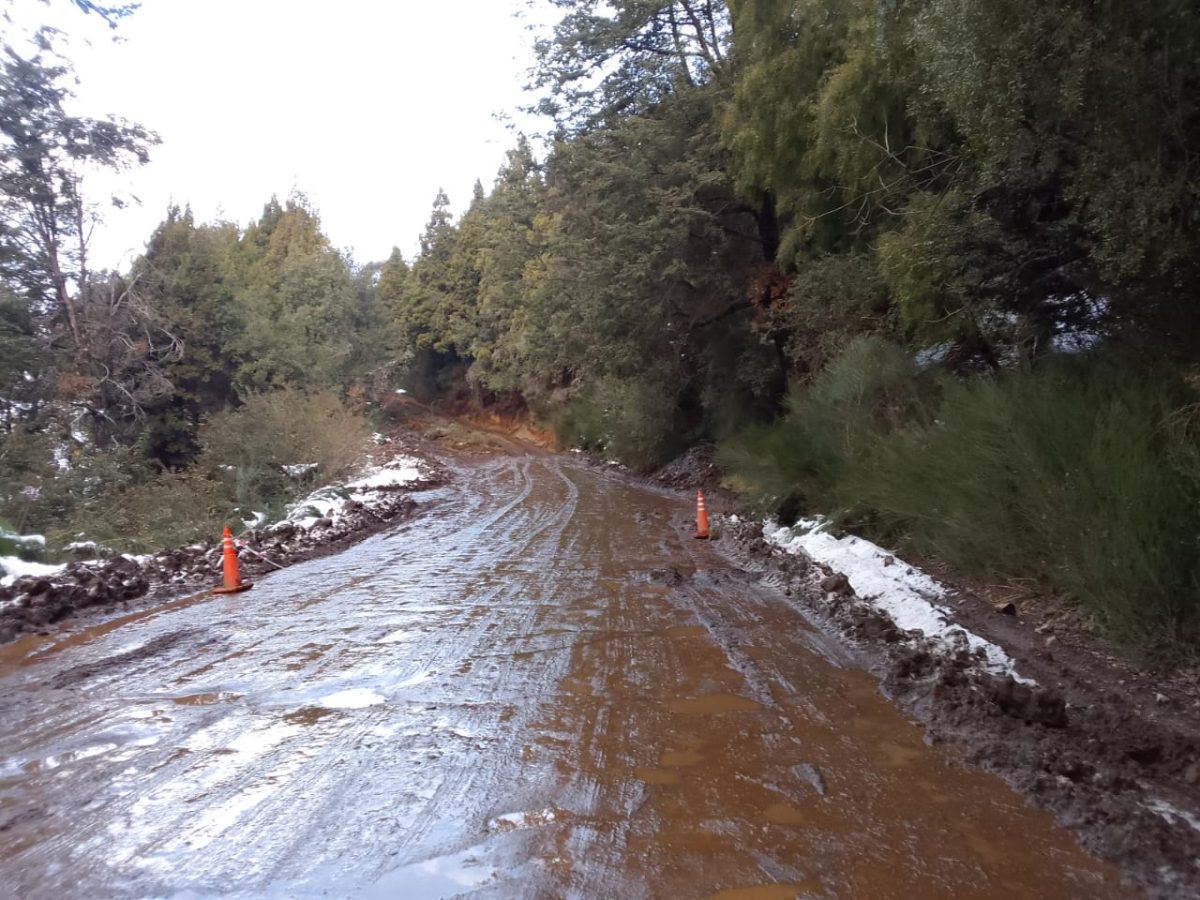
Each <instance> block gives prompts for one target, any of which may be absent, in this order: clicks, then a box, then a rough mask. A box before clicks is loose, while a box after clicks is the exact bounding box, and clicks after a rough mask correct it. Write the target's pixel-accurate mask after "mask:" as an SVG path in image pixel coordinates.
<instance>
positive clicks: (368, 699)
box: [321, 688, 387, 709]
mask: <svg viewBox="0 0 1200 900" xmlns="http://www.w3.org/2000/svg"><path fill="white" fill-rule="evenodd" d="M386 702H387V699H386V698H385V697H384V696H383V695H382V694H377V693H375V692H374V691H372V690H369V689H368V688H350V689H349V690H346V691H338V692H337V693H336V694H330V695H329V696H328V697H323V698H322V699H321V705H322V706H324V707H325V708H326V709H366V708H367V707H368V706H379V705H380V704H381V703H386Z"/></svg>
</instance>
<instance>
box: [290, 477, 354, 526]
mask: <svg viewBox="0 0 1200 900" xmlns="http://www.w3.org/2000/svg"><path fill="white" fill-rule="evenodd" d="M345 503H346V495H345V493H344V492H343V490H342V489H341V488H337V487H323V488H318V489H317V490H315V491H313V492H312V493H311V494H309V495H308V496H307V497H305V498H304V499H303V500H297V501H296V502H295V503H293V504H291V505H290V506H289V507H288V514H287V521H289V522H291V523H292V524H293V525H295V526H296V527H297V528H304V529H308V528H312V527H313V525H314V524H315V523H316V522H317V521H318V520H319V519H324V518H332V517H333V515H334V513H336V512H338V511H339V510H340V509H341V508H342V507H343V506H344V505H345Z"/></svg>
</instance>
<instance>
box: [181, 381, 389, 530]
mask: <svg viewBox="0 0 1200 900" xmlns="http://www.w3.org/2000/svg"><path fill="white" fill-rule="evenodd" d="M200 443H201V447H202V450H201V454H200V459H199V460H198V462H197V467H196V468H197V469H198V470H199V471H201V472H204V473H206V474H208V475H209V476H211V477H216V476H217V473H220V472H231V471H232V473H233V485H234V496H235V497H236V499H237V501H238V502H239V503H240V504H242V505H244V506H248V507H257V508H261V507H262V506H264V505H269V504H271V503H275V502H278V500H279V498H281V497H284V496H286V495H288V494H289V493H291V492H292V490H293V487H294V482H295V481H296V479H294V478H292V477H290V476H288V475H287V474H286V473H285V472H284V470H283V467H284V466H309V465H312V464H314V463H315V464H316V468H314V469H312V471H311V472H310V473H309V474H308V475H307V476H305V477H304V478H302V479H300V480H301V481H302V482H304V483H307V484H312V483H315V482H317V481H331V480H334V479H337V478H339V477H341V476H343V475H345V474H347V473H348V472H349V471H350V470H351V469H352V468H353V467H354V466H355V465H356V464H357V463H358V462H359V461H361V459H362V457H363V454H364V452H365V450H366V445H367V428H366V421H365V419H364V417H363V415H362V413H361V412H359V411H358V410H356V409H353V408H350V407H348V406H347V405H346V404H345V403H343V402H342V400H341V399H340V398H339V397H338V396H337V394H335V393H332V392H330V391H318V392H314V393H308V392H305V391H301V390H297V389H295V388H285V389H282V390H276V391H271V392H268V393H263V394H252V395H250V396H249V397H248V398H247V399H246V402H245V403H244V404H243V405H242V406H240V407H238V408H237V409H235V410H228V411H226V412H222V413H218V414H216V415H214V416H212V417H211V418H209V419H208V421H207V422H205V424H204V426H203V428H202V429H201V432H200ZM230 467H232V469H230Z"/></svg>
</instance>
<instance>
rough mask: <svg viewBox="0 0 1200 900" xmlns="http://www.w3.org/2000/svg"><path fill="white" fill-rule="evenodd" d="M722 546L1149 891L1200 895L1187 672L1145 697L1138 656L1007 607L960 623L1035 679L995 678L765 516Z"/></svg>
mask: <svg viewBox="0 0 1200 900" xmlns="http://www.w3.org/2000/svg"><path fill="white" fill-rule="evenodd" d="M722 543H723V544H725V545H726V547H727V548H728V550H729V551H730V552H731V553H732V554H733V555H735V556H736V557H739V558H741V559H742V560H744V561H745V562H746V564H747V565H748V566H750V567H752V568H754V569H755V570H757V571H759V572H760V573H761V575H762V577H764V578H767V579H770V580H773V581H775V582H777V583H778V584H780V586H782V587H783V589H784V591H785V593H787V595H788V596H789V597H790V598H791V599H792V600H793V601H794V602H795V603H797V604H799V605H800V606H801V607H802V608H804V609H805V610H806V611H808V612H809V614H810V615H811V616H812V618H813V619H814V620H815V621H816V622H817V623H818V624H820V625H822V626H823V627H825V628H827V629H829V630H832V631H835V632H837V633H839V634H840V635H842V636H843V637H845V638H848V639H850V640H852V641H853V642H855V643H856V644H857V645H859V646H860V647H862V648H863V649H864V650H865V651H866V652H867V656H868V658H869V659H872V660H874V665H873V669H874V670H875V672H876V674H877V675H878V676H879V678H880V681H881V685H882V688H883V690H884V692H885V693H886V694H888V696H890V697H891V698H892V699H893V700H894V701H895V702H896V703H897V704H898V705H899V706H900V707H901V708H902V709H903V710H905V711H906V712H907V713H909V714H910V715H912V716H913V717H914V718H915V719H916V720H918V721H919V722H920V723H922V724H923V725H924V726H925V728H926V730H927V734H928V738H929V740H931V741H932V742H934V743H945V744H948V745H950V746H952V747H955V748H958V749H959V750H960V751H961V753H962V757H963V759H964V761H965V762H966V763H968V764H971V765H976V766H979V767H982V768H983V769H985V770H988V771H991V772H995V773H997V774H1000V775H1001V776H1003V777H1004V778H1005V779H1006V780H1008V782H1009V783H1010V784H1011V785H1012V786H1013V787H1014V788H1016V789H1017V790H1018V791H1020V792H1021V793H1022V794H1024V795H1025V796H1026V797H1028V798H1029V799H1030V800H1031V801H1032V802H1033V803H1035V804H1036V805H1038V806H1041V807H1044V808H1046V809H1049V810H1051V811H1052V812H1054V813H1055V814H1056V816H1057V817H1058V819H1059V821H1060V822H1061V823H1062V824H1063V825H1065V826H1066V827H1069V828H1071V829H1073V830H1074V831H1075V832H1076V833H1077V834H1078V836H1079V839H1080V842H1081V843H1082V844H1083V846H1084V847H1085V848H1087V849H1088V850H1089V851H1091V852H1093V853H1095V854H1096V855H1097V856H1100V857H1102V858H1104V859H1107V860H1110V861H1112V862H1114V863H1116V864H1117V865H1118V866H1120V867H1121V869H1122V871H1123V872H1124V873H1125V874H1126V876H1127V877H1128V878H1129V879H1130V880H1131V881H1132V882H1133V883H1135V884H1137V885H1138V886H1139V887H1141V888H1143V889H1144V890H1145V891H1146V893H1147V894H1148V896H1150V897H1154V898H1184V897H1188V898H1190V897H1196V896H1200V727H1197V721H1196V719H1197V716H1196V715H1195V712H1196V710H1195V708H1193V704H1194V702H1195V698H1194V696H1188V695H1187V694H1186V693H1185V692H1182V689H1181V688H1180V686H1179V683H1178V679H1177V680H1176V682H1175V684H1174V690H1173V694H1174V696H1173V698H1172V699H1171V700H1170V701H1168V702H1164V701H1163V699H1162V698H1163V697H1164V695H1162V694H1158V698H1159V699H1158V700H1151V701H1150V703H1149V704H1147V702H1146V691H1145V690H1144V689H1140V690H1139V689H1130V688H1131V687H1132V684H1133V683H1132V682H1131V680H1130V679H1131V676H1130V667H1129V666H1128V664H1123V663H1120V662H1118V661H1117V660H1113V661H1112V664H1111V666H1109V667H1107V668H1105V667H1102V666H1098V665H1097V664H1096V661H1097V658H1098V655H1097V653H1096V652H1095V651H1091V652H1087V653H1069V652H1064V651H1063V650H1062V649H1061V648H1060V649H1059V652H1058V653H1055V652H1053V650H1052V649H1047V648H1046V646H1045V641H1044V639H1042V636H1041V635H1039V634H1038V633H1037V632H1036V631H1035V628H1036V627H1040V626H1034V625H1028V626H1027V627H1023V626H1022V624H1021V623H1020V622H1019V621H1018V620H1017V618H1016V617H1015V616H1014V615H1013V613H1014V612H1015V610H1014V609H1005V608H1003V607H1002V608H1000V609H996V608H991V609H990V614H991V616H992V617H993V618H994V619H996V620H997V622H996V625H997V626H998V627H994V628H988V627H986V626H987V623H986V622H985V621H983V617H981V616H980V615H979V614H978V611H977V612H976V615H975V616H974V617H971V616H964V617H963V619H965V621H962V622H960V624H963V625H965V627H967V628H968V629H970V630H972V631H974V632H975V633H977V634H981V636H983V637H984V638H986V639H988V640H991V641H992V642H993V643H996V644H999V645H1000V646H1001V647H1002V648H1003V649H1004V650H1005V651H1006V652H1007V653H1008V654H1009V655H1010V656H1011V657H1012V658H1013V659H1014V660H1015V662H1016V668H1017V671H1018V672H1020V673H1021V674H1022V675H1023V676H1025V677H1026V678H1027V679H1028V680H1029V681H1031V682H1035V683H1023V682H1022V681H1018V680H1014V679H1013V678H1012V677H1011V676H998V675H996V674H993V673H992V672H989V671H988V669H987V666H986V665H984V662H985V660H984V658H983V656H982V653H981V652H979V651H975V652H972V650H971V649H970V648H969V647H968V646H967V644H966V642H965V641H964V642H962V644H960V645H958V646H954V644H953V643H949V644H948V643H947V642H946V641H944V640H942V641H934V640H930V639H927V638H926V637H925V636H924V635H923V633H922V632H920V631H902V630H900V629H898V628H897V627H896V626H895V624H894V623H893V622H892V620H891V619H889V618H888V617H887V616H886V615H884V614H883V613H881V612H880V611H879V610H878V609H877V608H876V607H875V606H873V605H871V604H870V603H867V602H865V601H864V600H863V599H862V598H859V597H857V596H856V595H855V594H854V591H853V589H852V588H851V586H850V584H849V582H848V580H847V579H846V577H845V576H844V575H843V574H842V573H839V572H835V571H833V570H832V569H830V568H829V567H828V566H824V565H822V564H820V563H816V562H814V561H813V560H811V559H809V558H807V557H805V556H801V555H790V554H787V553H784V552H782V551H781V550H779V549H778V548H776V547H774V546H772V545H770V544H768V543H767V541H765V540H764V539H763V536H762V527H761V525H759V524H757V523H752V522H740V523H728V522H726V523H725V524H724V525H723V527H722ZM960 602H961V603H963V604H964V605H965V604H966V602H967V601H965V600H963V601H960ZM976 603H977V604H978V601H976ZM958 605H959V604H957V603H956V604H955V606H958ZM1026 632H1027V633H1026ZM1043 634H1044V632H1043ZM1052 646H1053V644H1052ZM1142 680H1143V681H1148V680H1149V679H1148V678H1146V677H1143V679H1142Z"/></svg>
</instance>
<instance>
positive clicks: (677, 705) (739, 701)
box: [668, 694, 760, 716]
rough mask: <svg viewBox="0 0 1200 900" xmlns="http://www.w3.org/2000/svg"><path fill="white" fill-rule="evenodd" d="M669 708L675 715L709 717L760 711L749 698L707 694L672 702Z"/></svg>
mask: <svg viewBox="0 0 1200 900" xmlns="http://www.w3.org/2000/svg"><path fill="white" fill-rule="evenodd" d="M668 706H669V707H670V709H671V712H673V713H679V714H680V715H684V716H708V715H716V714H718V713H730V712H749V711H750V710H753V709H759V708H760V704H759V703H757V702H756V701H754V700H751V699H750V698H749V697H739V696H738V695H736V694H706V695H704V696H702V697H688V698H684V699H680V700H672V701H671V702H670V703H669V704H668Z"/></svg>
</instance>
